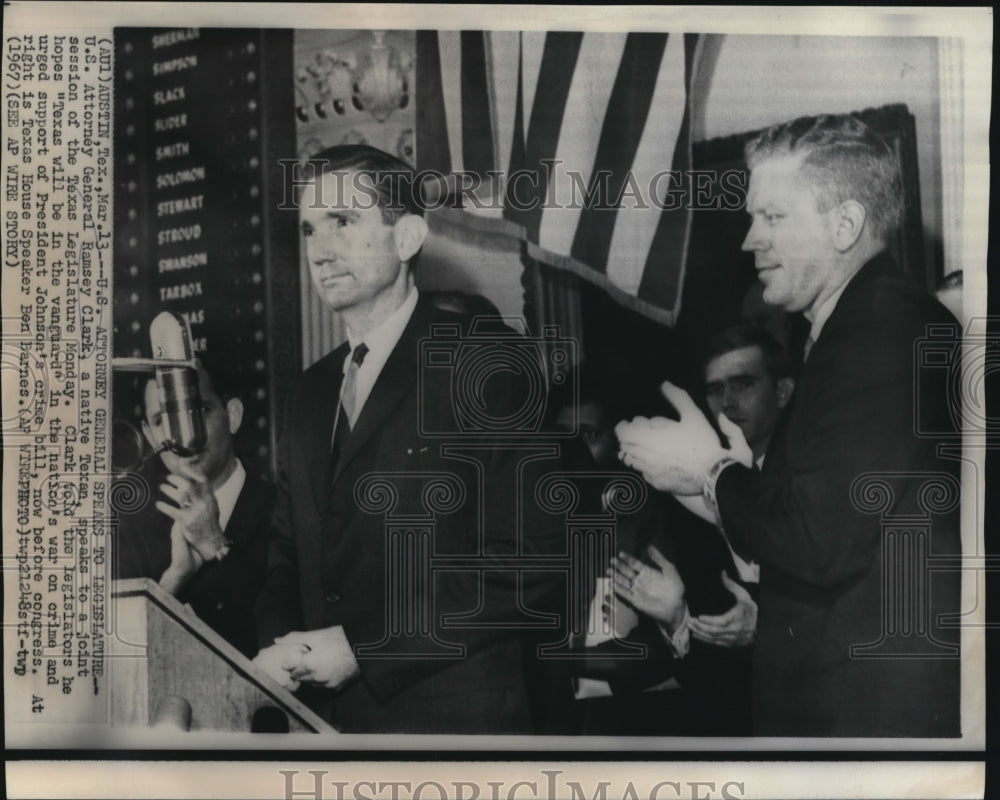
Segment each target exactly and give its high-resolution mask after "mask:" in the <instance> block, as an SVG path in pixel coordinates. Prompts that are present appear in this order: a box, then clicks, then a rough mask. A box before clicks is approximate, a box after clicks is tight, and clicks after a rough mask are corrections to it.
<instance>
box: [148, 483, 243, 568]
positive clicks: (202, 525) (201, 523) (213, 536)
mask: <svg viewBox="0 0 1000 800" xmlns="http://www.w3.org/2000/svg"><path fill="white" fill-rule="evenodd" d="M166 481H167V482H166V483H162V484H160V491H162V492H163V494H164V495H166V496H167V497H168V498H169V499H170V500H172V501H173V503H167V502H164V501H163V500H157V501H156V508H157V509H158V510H159V511H161V512H163V513H164V514H166V515H167V516H168V517H170V518H171V519H173V520H174V525H175V527H176V526H177V525H180V527H181V530H182V531H183V534H184V538H185V539H186V540H187V542H188V544H189V545H191V547H192V548H193V549H194V550H196V551H197V552H198V554H199V556H201V559H202V561H208V560H210V559H211V558H213V557H214V556H215V554H216V553H218V552H219V548H220V547H222V545H223V544H224V543H225V541H226V537H225V535H224V534H223V532H222V528H220V527H219V504H218V503H217V502H216V500H215V494H214V493H213V492H212V488H211V487H210V486H209V485H208V483H207V481H206V480H205V479H204V478H203V477H201V476H195V475H194V474H193V473H192V477H184V476H181V475H177V474H175V473H170V474H169V475H167V479H166Z"/></svg>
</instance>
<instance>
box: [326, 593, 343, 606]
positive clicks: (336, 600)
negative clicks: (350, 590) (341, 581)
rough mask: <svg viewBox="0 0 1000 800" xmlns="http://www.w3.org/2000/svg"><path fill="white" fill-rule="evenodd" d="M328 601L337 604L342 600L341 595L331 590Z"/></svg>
mask: <svg viewBox="0 0 1000 800" xmlns="http://www.w3.org/2000/svg"><path fill="white" fill-rule="evenodd" d="M326 602H328V603H329V604H330V605H332V606H335V605H337V603H339V602H340V595H339V594H337V593H336V592H330V594H328V595H327V596H326Z"/></svg>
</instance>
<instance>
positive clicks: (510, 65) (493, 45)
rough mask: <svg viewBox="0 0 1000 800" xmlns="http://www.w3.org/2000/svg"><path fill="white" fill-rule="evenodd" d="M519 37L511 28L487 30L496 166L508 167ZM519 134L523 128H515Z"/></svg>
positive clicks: (513, 117) (513, 116)
mask: <svg viewBox="0 0 1000 800" xmlns="http://www.w3.org/2000/svg"><path fill="white" fill-rule="evenodd" d="M520 51H521V37H520V35H519V34H518V33H516V32H512V31H490V33H489V38H488V39H487V63H488V64H489V69H490V87H489V88H490V96H491V97H492V99H493V103H492V106H491V108H492V109H493V135H494V140H495V141H496V161H495V165H494V166H495V168H496V169H500V170H506V169H508V168H509V167H510V156H511V149H512V146H513V142H512V139H513V138H514V135H515V133H514V131H515V127H514V126H515V123H516V117H517V112H516V109H517V97H518V94H517V93H518V89H519V88H520V86H519V81H520V79H519V77H518V75H519V72H518V70H519V69H520ZM517 130H518V131H519V133H518V134H517V135H518V136H520V137H522V139H523V136H524V134H523V131H522V129H521V127H518V128H517Z"/></svg>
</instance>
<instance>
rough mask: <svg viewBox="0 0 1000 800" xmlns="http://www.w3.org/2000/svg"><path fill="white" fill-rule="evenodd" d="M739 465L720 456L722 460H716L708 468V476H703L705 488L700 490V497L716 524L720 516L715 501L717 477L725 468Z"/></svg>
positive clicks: (719, 520) (728, 457)
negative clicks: (702, 498) (713, 516)
mask: <svg viewBox="0 0 1000 800" xmlns="http://www.w3.org/2000/svg"><path fill="white" fill-rule="evenodd" d="M739 463H740V462H739V461H737V460H736V459H735V458H733V457H732V456H722V458H720V459H718V460H717V461H716V462H715V463H714V464H712V466H711V467H709V468H708V474H707V475H705V486H704V488H703V489H702V497H704V498H705V505H706V506H707V507H708V510H709V511H710V512H711V513H712V514H714V515H715V519H716V521H717V522H721V516H720V514H719V503H718V501H717V500H716V499H715V485H716V483H718V481H719V476H720V475H721V474H722V471H723V470H724V469H725V468H726V467H728V466H730V465H732V464H739Z"/></svg>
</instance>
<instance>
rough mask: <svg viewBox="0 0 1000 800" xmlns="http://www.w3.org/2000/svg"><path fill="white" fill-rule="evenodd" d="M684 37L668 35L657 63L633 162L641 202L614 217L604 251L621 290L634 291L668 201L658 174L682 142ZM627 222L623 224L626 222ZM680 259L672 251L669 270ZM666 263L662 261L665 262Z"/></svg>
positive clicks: (610, 276) (612, 278) (608, 270)
mask: <svg viewBox="0 0 1000 800" xmlns="http://www.w3.org/2000/svg"><path fill="white" fill-rule="evenodd" d="M685 96H686V90H685V85H684V37H683V36H680V35H674V36H671V37H670V38H669V39H668V40H667V47H666V52H665V53H664V55H663V58H662V59H661V61H660V69H659V76H658V79H657V81H656V90H655V91H654V93H653V97H652V100H651V101H650V106H649V116H648V118H647V119H646V126H645V129H644V130H643V133H642V139H641V140H640V142H639V146H638V148H637V149H636V153H635V159H634V160H633V162H632V172H633V174H635V175H636V176H639V179H640V184H641V188H642V190H643V192H644V193H645V203H646V204H645V206H644V207H637V208H631V209H627V210H623V211H621V212H620V213H619V215H618V224H617V225H616V226H615V229H614V234H613V235H612V237H611V242H610V248H609V251H608V261H607V268H606V270H605V272H606V274H607V276H608V280H610V281H611V282H612V283H614V284H615V285H616V286H618V287H619V288H620V289H622V290H623V291H625V292H629V293H631V294H633V295H634V294H637V293H638V291H639V285H640V283H641V281H642V275H643V272H644V271H645V268H646V257H647V255H648V253H649V249H650V246H651V245H652V242H653V236H654V235H655V233H656V229H657V226H658V224H659V221H660V215H661V213H662V212H661V206H662V205H663V203H664V201H665V200H666V199H667V198H666V197H665V196H664V195H665V191H666V188H667V186H668V184H667V181H666V178H664V177H659V176H660V175H661V173H662V172H663V171H665V170H668V169H670V168H671V166H672V164H673V157H674V151H675V149H676V148H677V147H680V148H682V149H683V148H684V147H685V145H684V143H683V142H682V141H680V140H679V139H678V135H679V134H680V129H681V125H682V124H683V121H684V114H683V109H684V105H685ZM626 221H627V224H626ZM679 258H680V253H676V254H675V258H674V261H673V262H671V264H670V265H669V268H671V269H673V268H674V267H675V266H676V264H677V261H678V260H679ZM665 266H666V265H665Z"/></svg>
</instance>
